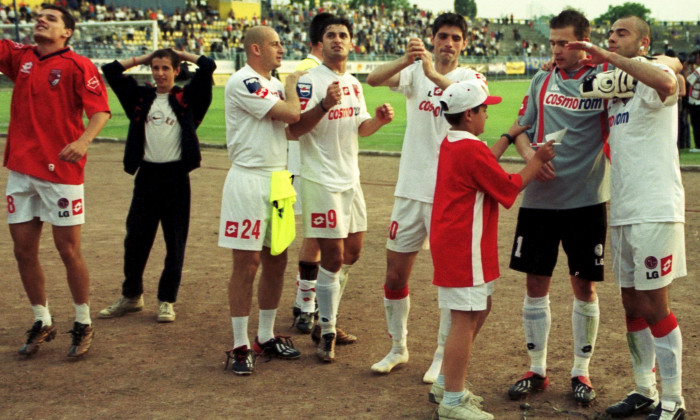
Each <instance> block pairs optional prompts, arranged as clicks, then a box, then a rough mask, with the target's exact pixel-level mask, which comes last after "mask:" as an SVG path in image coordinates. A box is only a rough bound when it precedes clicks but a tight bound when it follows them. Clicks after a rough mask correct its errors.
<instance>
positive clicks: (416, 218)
mask: <svg viewBox="0 0 700 420" xmlns="http://www.w3.org/2000/svg"><path fill="white" fill-rule="evenodd" d="M432 211H433V204H432V203H424V202H422V201H418V200H413V199H410V198H404V197H396V199H395V200H394V210H392V212H391V222H390V223H389V234H388V236H387V240H386V248H387V249H388V250H390V251H394V252H403V253H408V252H418V251H420V250H421V248H422V249H429V248H430V246H429V243H430V242H428V239H429V235H430V214H431V213H432Z"/></svg>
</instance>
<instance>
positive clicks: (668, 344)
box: [649, 313, 683, 402]
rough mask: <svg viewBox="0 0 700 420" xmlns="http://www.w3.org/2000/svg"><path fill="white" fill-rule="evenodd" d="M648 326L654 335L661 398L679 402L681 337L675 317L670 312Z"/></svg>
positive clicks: (681, 370)
mask: <svg viewBox="0 0 700 420" xmlns="http://www.w3.org/2000/svg"><path fill="white" fill-rule="evenodd" d="M649 328H650V329H651V334H652V335H653V336H654V348H655V350H656V359H657V361H658V363H659V376H661V399H662V400H664V401H675V402H681V401H682V399H681V379H682V373H683V369H682V366H683V365H682V363H681V357H682V355H681V353H682V350H683V339H682V337H681V330H680V328H679V327H678V323H677V322H676V317H675V316H674V315H673V313H670V314H669V315H668V316H667V317H666V318H664V319H662V320H661V321H659V322H657V323H655V324H653V325H650V326H649Z"/></svg>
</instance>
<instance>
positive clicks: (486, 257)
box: [430, 130, 522, 287]
mask: <svg viewBox="0 0 700 420" xmlns="http://www.w3.org/2000/svg"><path fill="white" fill-rule="evenodd" d="M521 185H522V178H521V177H520V175H518V174H513V175H510V174H507V173H506V172H505V171H504V170H503V168H501V166H500V165H499V164H498V161H497V160H496V157H495V156H494V155H493V153H491V150H490V149H489V148H488V146H486V143H485V142H482V141H481V140H479V139H478V138H477V137H476V136H474V135H473V134H471V133H468V132H466V131H453V130H450V131H448V132H447V136H446V137H445V139H444V140H443V141H442V144H441V146H440V157H439V160H438V170H437V183H436V185H435V198H434V201H433V213H432V216H431V221H430V252H431V254H432V256H433V266H434V267H435V271H434V277H433V284H434V285H436V286H442V287H472V286H479V285H482V284H485V283H487V282H489V281H491V280H494V279H496V278H498V276H499V275H500V272H499V269H498V204H499V203H501V204H502V205H503V206H504V207H506V208H509V207H510V206H512V205H513V202H515V199H516V197H517V196H518V192H520V186H521Z"/></svg>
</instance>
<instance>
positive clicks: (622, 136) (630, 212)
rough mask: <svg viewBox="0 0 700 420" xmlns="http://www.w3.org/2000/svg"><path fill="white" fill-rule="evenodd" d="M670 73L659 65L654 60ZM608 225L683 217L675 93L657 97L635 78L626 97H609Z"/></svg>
mask: <svg viewBox="0 0 700 420" xmlns="http://www.w3.org/2000/svg"><path fill="white" fill-rule="evenodd" d="M654 66H656V67H660V68H662V69H664V70H665V71H667V72H669V73H671V74H673V72H672V71H671V70H670V69H669V68H668V67H666V66H664V65H662V64H654ZM608 123H609V125H610V139H609V142H610V168H611V180H610V226H623V225H630V224H636V223H648V222H684V221H685V197H684V191H683V183H682V182H681V172H680V164H679V160H678V147H677V146H676V139H677V138H678V93H677V92H676V93H675V94H673V95H671V96H669V97H667V98H666V100H665V101H664V102H661V99H660V98H659V95H658V93H657V92H656V91H655V90H654V89H652V88H650V87H649V86H646V85H645V84H643V83H641V82H638V83H637V87H636V89H635V93H634V96H633V97H632V98H631V99H628V100H627V101H626V102H625V101H624V100H621V99H615V100H613V101H610V105H609V107H608Z"/></svg>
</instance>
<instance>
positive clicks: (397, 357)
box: [370, 348, 408, 373]
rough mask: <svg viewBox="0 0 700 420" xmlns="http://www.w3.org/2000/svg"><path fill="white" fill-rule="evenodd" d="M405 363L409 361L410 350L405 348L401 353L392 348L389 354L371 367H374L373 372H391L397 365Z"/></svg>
mask: <svg viewBox="0 0 700 420" xmlns="http://www.w3.org/2000/svg"><path fill="white" fill-rule="evenodd" d="M404 363H408V350H407V349H405V348H404V349H403V351H402V352H400V353H399V352H395V351H394V349H391V351H390V352H389V354H387V355H386V356H384V358H383V359H382V360H380V361H378V362H377V363H375V364H373V365H372V367H371V368H370V369H372V372H376V373H389V372H391V370H392V369H393V368H395V367H396V366H397V365H401V364H404Z"/></svg>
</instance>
